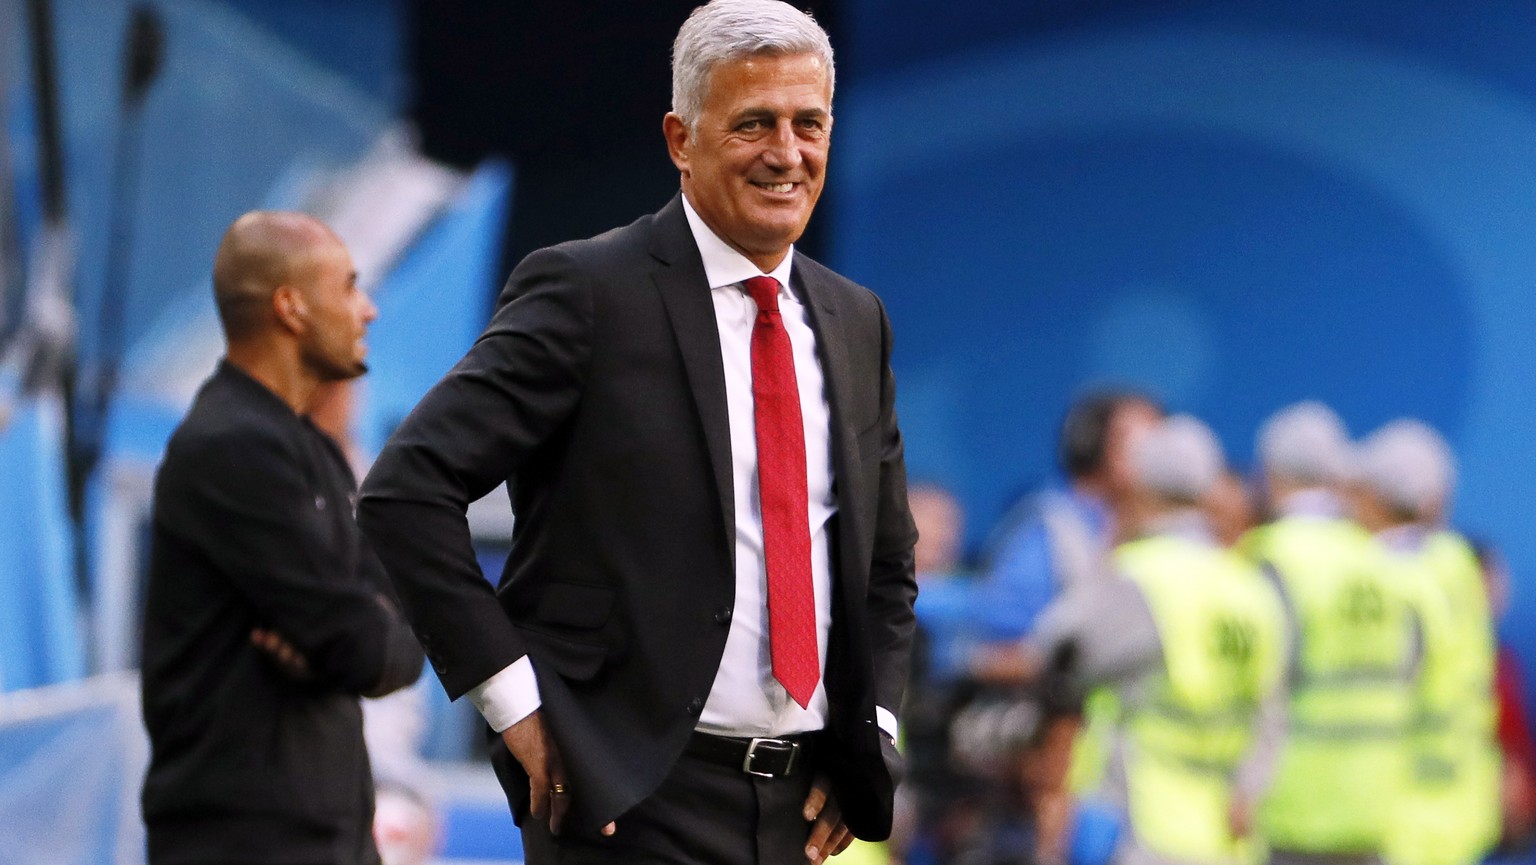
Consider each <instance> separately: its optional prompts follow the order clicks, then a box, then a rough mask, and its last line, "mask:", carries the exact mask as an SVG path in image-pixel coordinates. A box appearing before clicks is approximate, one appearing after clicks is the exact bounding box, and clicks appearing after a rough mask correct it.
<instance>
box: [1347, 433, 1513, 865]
mask: <svg viewBox="0 0 1536 865" xmlns="http://www.w3.org/2000/svg"><path fill="white" fill-rule="evenodd" d="M1453 483H1454V464H1453V460H1452V457H1451V452H1450V449H1449V447H1447V445H1446V443H1445V441H1444V439H1442V438H1441V437H1440V435H1439V434H1438V433H1436V432H1435V431H1434V430H1432V429H1430V428H1429V427H1427V426H1425V425H1424V424H1422V423H1419V422H1417V421H1411V420H1399V421H1394V422H1392V423H1390V424H1387V425H1386V426H1385V427H1383V428H1382V429H1380V430H1378V431H1377V432H1375V433H1373V434H1372V435H1371V436H1370V437H1368V438H1367V439H1366V440H1365V441H1364V442H1363V443H1362V444H1361V447H1360V454H1359V483H1358V485H1357V495H1356V497H1355V503H1356V512H1357V516H1358V518H1359V520H1360V522H1361V524H1362V525H1364V526H1365V527H1366V528H1368V529H1370V530H1372V531H1373V532H1375V533H1376V536H1377V538H1378V539H1380V541H1381V542H1382V544H1383V546H1384V547H1385V548H1386V549H1387V551H1388V553H1389V555H1390V556H1391V560H1392V562H1393V567H1394V569H1395V578H1396V579H1397V580H1399V581H1400V583H1401V584H1402V585H1403V586H1404V587H1405V588H1406V589H1408V590H1409V591H1410V592H1411V593H1412V597H1413V605H1414V609H1415V611H1416V613H1417V614H1418V616H1419V621H1420V632H1421V635H1422V643H1423V662H1422V665H1421V668H1420V672H1419V675H1418V680H1417V687H1416V689H1415V706H1414V708H1415V713H1414V718H1413V722H1412V728H1411V730H1410V735H1409V740H1408V743H1409V744H1408V753H1409V757H1410V764H1409V772H1408V774H1407V779H1406V782H1405V789H1404V795H1403V797H1402V799H1401V801H1400V802H1399V803H1398V805H1397V807H1396V808H1395V809H1394V816H1395V819H1394V821H1393V825H1392V827H1391V830H1390V831H1389V832H1388V835H1387V839H1386V847H1385V850H1384V856H1385V858H1386V860H1387V862H1388V863H1390V865H1469V863H1473V862H1477V861H1479V860H1480V859H1482V857H1483V855H1484V854H1486V853H1487V852H1488V850H1489V849H1491V848H1492V846H1493V844H1494V843H1495V842H1496V841H1497V840H1498V834H1499V822H1500V799H1499V772H1500V768H1499V756H1498V750H1497V746H1496V742H1495V738H1494V736H1495V729H1494V723H1495V708H1494V705H1495V704H1494V697H1493V671H1494V658H1495V643H1494V638H1493V622H1492V618H1491V616H1490V613H1489V609H1488V597H1487V592H1486V589H1485V588H1484V586H1483V582H1482V574H1481V571H1480V569H1479V568H1478V564H1477V559H1476V556H1475V555H1474V554H1473V552H1472V549H1471V547H1470V546H1469V545H1468V544H1467V542H1466V541H1465V540H1464V539H1463V538H1462V537H1461V536H1460V535H1457V534H1455V533H1454V532H1452V531H1450V530H1449V529H1447V528H1445V517H1446V511H1447V502H1448V500H1449V497H1450V494H1451V490H1452V487H1453Z"/></svg>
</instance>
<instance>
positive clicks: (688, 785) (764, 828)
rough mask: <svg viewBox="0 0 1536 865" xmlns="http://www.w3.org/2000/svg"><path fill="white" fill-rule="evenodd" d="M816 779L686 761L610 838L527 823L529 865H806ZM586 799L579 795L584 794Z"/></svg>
mask: <svg viewBox="0 0 1536 865" xmlns="http://www.w3.org/2000/svg"><path fill="white" fill-rule="evenodd" d="M812 774H813V773H812V772H809V771H797V772H796V773H795V774H793V775H791V776H789V777H787V778H758V777H754V776H752V775H748V774H746V773H744V772H742V771H741V770H740V769H736V768H730V767H726V766H721V765H718V764H715V763H709V762H705V761H703V760H700V759H698V758H696V757H691V756H688V755H687V754H684V755H683V756H682V757H681V758H680V759H679V760H678V762H677V765H676V766H674V767H672V773H671V774H670V775H668V776H667V779H666V780H665V781H663V782H662V784H661V787H660V788H658V789H657V790H656V792H655V793H654V794H652V795H651V797H650V798H648V799H646V800H644V801H642V802H641V803H640V804H639V805H636V806H635V807H634V808H632V809H630V811H629V812H628V813H626V814H625V815H624V816H622V817H620V818H619V819H618V820H617V821H616V822H617V827H618V830H617V831H616V832H615V833H614V834H613V836H612V837H609V838H601V837H599V838H595V839H594V838H587V837H581V838H577V837H574V836H572V835H570V834H562V835H561V837H559V838H555V837H553V836H551V835H550V833H549V825H548V824H547V823H543V822H540V821H538V820H534V819H532V818H528V819H524V820H523V853H524V857H525V861H526V862H527V863H528V865H588V863H593V865H596V863H604V865H606V863H626V865H628V863H634V865H792V863H793V865H804V863H805V861H806V858H805V844H806V841H807V839H809V837H810V831H811V824H810V823H808V822H806V820H805V817H804V816H803V815H802V814H801V808H802V807H803V806H804V804H805V797H806V795H807V794H809V793H810V790H811V780H812ZM578 795H579V794H578Z"/></svg>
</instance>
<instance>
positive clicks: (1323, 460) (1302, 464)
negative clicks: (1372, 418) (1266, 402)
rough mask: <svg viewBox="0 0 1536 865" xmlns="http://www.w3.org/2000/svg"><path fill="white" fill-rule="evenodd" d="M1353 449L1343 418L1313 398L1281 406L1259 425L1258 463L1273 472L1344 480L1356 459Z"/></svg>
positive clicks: (1303, 479) (1308, 479)
mask: <svg viewBox="0 0 1536 865" xmlns="http://www.w3.org/2000/svg"><path fill="white" fill-rule="evenodd" d="M1352 450H1353V448H1352V447H1351V445H1350V442H1349V432H1348V431H1347V430H1345V429H1344V422H1343V421H1341V420H1339V416H1338V415H1336V414H1334V413H1333V409H1331V408H1329V407H1328V406H1326V405H1323V404H1322V403H1320V402H1316V401H1312V400H1308V401H1307V402H1299V403H1296V404H1295V405H1292V406H1288V407H1286V408H1283V409H1281V410H1280V411H1278V412H1276V413H1275V414H1273V415H1272V416H1270V418H1269V420H1267V421H1265V422H1264V426H1263V427H1261V428H1260V429H1259V437H1258V458H1259V464H1260V465H1262V466H1263V467H1264V470H1265V471H1267V472H1269V473H1270V474H1274V475H1281V476H1284V477H1287V478H1292V479H1294V480H1297V481H1300V482H1302V483H1310V484H1331V483H1337V482H1338V481H1342V480H1344V479H1345V478H1347V477H1348V476H1349V473H1350V467H1351V464H1352V463H1353V461H1354V455H1353V454H1352V453H1351V451H1352Z"/></svg>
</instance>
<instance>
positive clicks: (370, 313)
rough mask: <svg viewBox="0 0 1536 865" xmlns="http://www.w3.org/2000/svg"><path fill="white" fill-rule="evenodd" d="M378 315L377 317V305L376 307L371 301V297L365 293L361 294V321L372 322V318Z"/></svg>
mask: <svg viewBox="0 0 1536 865" xmlns="http://www.w3.org/2000/svg"><path fill="white" fill-rule="evenodd" d="M378 317H379V307H378V305H377V304H375V303H374V302H373V298H371V297H369V296H368V295H366V294H365V295H363V322H364V323H365V324H373V322H374V320H375V319H377V318H378Z"/></svg>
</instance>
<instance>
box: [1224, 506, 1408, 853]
mask: <svg viewBox="0 0 1536 865" xmlns="http://www.w3.org/2000/svg"><path fill="white" fill-rule="evenodd" d="M1240 549H1241V550H1242V551H1243V552H1244V554H1245V555H1247V556H1248V557H1249V558H1250V559H1252V560H1253V561H1255V562H1258V563H1261V564H1263V565H1264V566H1267V567H1269V568H1271V569H1272V570H1273V572H1274V574H1275V576H1276V577H1277V578H1278V580H1279V581H1280V584H1281V585H1282V586H1283V588H1284V591H1285V597H1286V600H1287V601H1288V602H1289V607H1290V612H1291V615H1292V616H1293V621H1294V634H1295V636H1296V637H1297V638H1298V645H1297V646H1295V647H1294V648H1293V659H1294V660H1293V667H1292V669H1291V671H1290V696H1289V705H1288V707H1287V714H1288V729H1287V738H1286V742H1285V746H1284V749H1283V750H1282V751H1281V754H1280V759H1279V763H1278V765H1277V766H1276V772H1275V777H1274V779H1273V781H1272V783H1271V785H1270V788H1269V791H1268V793H1267V795H1266V796H1265V798H1264V801H1263V804H1262V807H1261V809H1260V812H1259V826H1260V828H1261V830H1262V832H1263V834H1264V835H1265V837H1266V839H1267V841H1268V842H1269V844H1270V845H1271V846H1272V847H1274V848H1276V849H1280V850H1290V851H1298V852H1304V853H1311V854H1320V855H1328V854H1343V855H1370V854H1375V853H1378V852H1379V851H1380V850H1381V847H1382V844H1383V843H1384V840H1385V834H1386V831H1387V827H1388V825H1389V824H1390V822H1391V820H1392V819H1393V813H1394V810H1395V806H1396V803H1397V801H1398V800H1399V799H1400V798H1401V796H1402V793H1403V788H1404V781H1403V778H1404V774H1405V772H1406V769H1407V753H1406V745H1405V743H1406V735H1407V729H1408V723H1409V718H1410V716H1411V713H1412V710H1413V693H1412V691H1411V689H1410V683H1409V675H1410V672H1411V667H1412V663H1413V658H1414V633H1413V628H1414V623H1413V619H1412V616H1411V613H1410V611H1409V607H1408V598H1407V597H1406V596H1405V594H1404V592H1403V590H1402V588H1401V586H1399V585H1398V584H1397V583H1396V581H1394V580H1393V579H1392V573H1391V571H1390V570H1389V566H1388V562H1387V560H1386V556H1385V553H1384V551H1382V550H1381V548H1380V547H1379V546H1378V545H1377V543H1376V542H1375V540H1374V539H1373V538H1372V537H1371V536H1370V534H1369V533H1368V532H1366V531H1365V530H1364V529H1362V528H1360V527H1359V526H1358V525H1356V524H1354V523H1352V522H1348V521H1346V520H1341V519H1334V518H1328V517H1311V516H1292V517H1284V518H1282V519H1280V520H1277V521H1275V522H1273V523H1271V524H1269V525H1267V526H1262V527H1260V528H1257V529H1254V530H1253V531H1251V532H1249V533H1248V535H1246V536H1245V537H1244V538H1243V540H1242V542H1241V544H1240Z"/></svg>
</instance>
